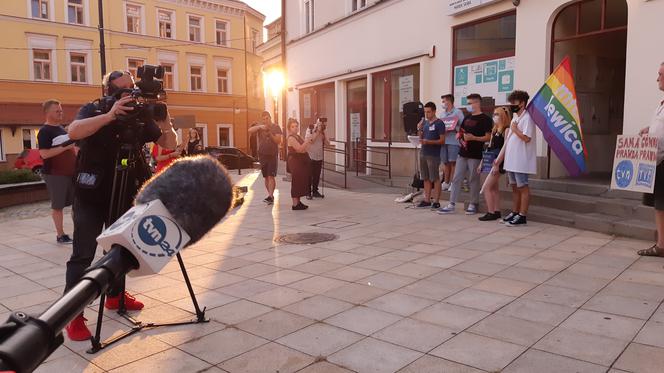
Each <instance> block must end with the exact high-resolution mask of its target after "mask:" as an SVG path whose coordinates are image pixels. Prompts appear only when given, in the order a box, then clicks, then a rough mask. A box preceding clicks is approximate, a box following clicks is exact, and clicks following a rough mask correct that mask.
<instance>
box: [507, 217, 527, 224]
mask: <svg viewBox="0 0 664 373" xmlns="http://www.w3.org/2000/svg"><path fill="white" fill-rule="evenodd" d="M527 223H528V222H527V221H526V217H525V216H523V215H521V214H516V216H515V217H514V219H512V220H510V221H509V223H507V226H509V227H516V226H518V225H526V224H527Z"/></svg>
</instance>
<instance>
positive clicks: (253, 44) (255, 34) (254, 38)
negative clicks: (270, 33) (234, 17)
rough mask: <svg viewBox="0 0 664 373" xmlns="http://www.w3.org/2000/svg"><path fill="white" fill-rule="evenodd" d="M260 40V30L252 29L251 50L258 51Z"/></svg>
mask: <svg viewBox="0 0 664 373" xmlns="http://www.w3.org/2000/svg"><path fill="white" fill-rule="evenodd" d="M258 43H260V40H259V39H258V30H255V29H251V51H252V52H253V53H256V47H258Z"/></svg>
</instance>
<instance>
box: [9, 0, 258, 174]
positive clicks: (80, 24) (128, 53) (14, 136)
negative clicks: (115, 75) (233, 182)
mask: <svg viewBox="0 0 664 373" xmlns="http://www.w3.org/2000/svg"><path fill="white" fill-rule="evenodd" d="M97 4H98V2H97V1H96V0H20V1H19V0H16V1H3V2H1V3H0V26H1V27H2V29H3V33H2V35H1V36H0V40H2V41H1V42H0V46H1V47H0V59H2V61H3V69H2V71H0V108H2V113H3V115H2V117H1V118H0V169H2V168H11V167H13V163H14V158H15V157H16V155H17V154H18V153H20V152H21V151H22V150H23V149H24V148H28V147H32V148H34V147H36V144H35V138H36V129H37V128H39V126H40V125H41V123H42V121H43V115H42V112H41V106H40V105H41V103H42V102H43V101H44V100H46V99H49V98H55V99H58V100H60V101H61V102H62V103H63V107H64V110H65V119H66V120H65V122H69V121H71V120H72V119H73V118H74V116H75V114H76V111H77V110H78V108H79V107H80V106H81V105H82V104H84V103H85V102H89V101H92V100H94V99H95V98H97V97H99V96H100V95H101V88H100V85H101V78H102V76H101V70H100V66H101V60H100V54H99V40H100V37H99V31H98V29H97V26H98V24H99V16H98V15H99V9H98V5H97ZM103 4H104V9H103V12H104V25H105V30H104V38H105V45H106V65H107V71H108V72H110V71H113V70H127V71H129V72H131V73H132V74H134V75H136V72H137V70H138V67H140V66H142V65H144V64H152V65H157V64H161V65H163V66H164V69H165V77H164V88H165V90H166V92H167V94H168V106H169V109H170V111H171V115H172V116H174V117H179V116H183V117H184V116H187V117H189V118H190V119H191V116H194V117H195V123H196V126H197V128H198V130H199V133H200V134H201V135H202V136H201V138H203V142H204V144H205V145H206V146H235V147H239V148H243V149H247V148H248V140H247V124H248V123H251V122H253V121H255V120H257V119H258V118H259V116H260V112H261V110H263V106H264V99H263V89H262V86H263V85H262V77H261V62H262V58H261V57H259V56H258V55H257V53H256V48H257V46H258V45H259V44H261V43H262V27H263V21H264V18H265V17H264V16H263V15H262V14H261V13H259V12H257V11H256V10H254V9H252V8H251V7H249V6H247V5H246V4H244V3H243V2H240V1H234V0H131V1H129V0H104V2H103Z"/></svg>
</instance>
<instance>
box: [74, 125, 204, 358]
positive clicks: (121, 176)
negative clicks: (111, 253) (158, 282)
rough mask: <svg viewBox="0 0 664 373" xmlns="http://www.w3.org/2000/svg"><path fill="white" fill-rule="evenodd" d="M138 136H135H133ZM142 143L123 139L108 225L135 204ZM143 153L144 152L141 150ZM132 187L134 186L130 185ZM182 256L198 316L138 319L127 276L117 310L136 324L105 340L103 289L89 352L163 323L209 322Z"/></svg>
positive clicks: (184, 275) (182, 265) (165, 324)
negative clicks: (131, 310) (130, 310)
mask: <svg viewBox="0 0 664 373" xmlns="http://www.w3.org/2000/svg"><path fill="white" fill-rule="evenodd" d="M131 137H134V136H131ZM139 151H140V146H139V145H138V144H136V143H135V142H133V143H132V142H127V143H123V144H122V145H121V147H120V150H119V151H118V154H117V156H116V160H115V173H114V175H113V189H112V193H111V203H110V208H109V214H108V219H107V221H106V226H107V227H108V226H110V225H111V224H112V223H113V222H115V221H116V220H117V219H118V218H119V217H120V216H122V214H124V213H125V212H126V211H127V210H129V208H130V207H131V203H132V200H133V196H132V195H130V192H131V191H133V190H135V188H136V186H130V183H135V182H136V180H137V178H136V172H137V167H136V166H137V164H138V162H145V160H144V159H143V158H141V157H139V158H137V157H136V154H137V153H139ZM140 154H141V155H142V152H141V153H140ZM130 187H132V188H133V189H131V190H130V189H129V188H130ZM176 257H177V259H178V264H179V265H180V271H181V272H182V276H183V277H184V281H185V283H186V284H187V289H188V290H189V295H190V296H191V301H192V303H193V305H194V310H195V312H196V318H195V319H192V320H188V321H180V322H170V323H152V322H142V321H139V320H136V319H134V318H133V317H131V316H130V315H129V314H127V308H126V305H125V296H124V295H125V281H124V280H125V279H124V277H123V278H122V279H121V280H119V281H118V284H115V286H114V287H117V286H119V290H120V304H119V307H118V311H117V313H118V314H119V315H120V316H122V317H123V318H125V319H126V320H127V321H129V322H130V323H132V324H133V326H132V328H131V329H130V330H129V331H127V332H124V333H122V334H120V335H118V336H116V337H113V338H109V339H107V340H105V341H101V328H102V322H103V320H102V319H103V317H104V303H105V301H106V294H104V293H102V295H101V297H100V298H99V312H98V315H97V327H96V329H95V335H94V336H93V337H92V340H91V343H92V346H91V348H90V349H89V350H87V353H89V354H94V353H97V352H98V351H100V350H103V349H104V348H106V347H108V346H110V345H112V344H114V343H116V342H119V341H121V340H123V339H125V338H127V337H129V336H131V335H133V334H135V333H138V332H140V331H141V330H143V329H152V328H157V327H163V326H177V325H189V324H198V323H206V322H209V321H210V319H208V318H206V317H205V307H204V308H203V309H202V310H201V309H200V307H199V305H198V301H197V300H196V294H194V289H193V288H192V286H191V281H190V280H189V275H188V274H187V269H186V268H185V265H184V261H183V260H182V256H181V255H180V253H177V254H176Z"/></svg>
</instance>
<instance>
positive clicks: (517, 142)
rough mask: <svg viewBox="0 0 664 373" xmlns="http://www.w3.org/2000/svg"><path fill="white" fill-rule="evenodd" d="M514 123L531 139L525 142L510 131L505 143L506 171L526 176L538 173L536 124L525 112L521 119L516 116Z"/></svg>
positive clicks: (513, 119)
mask: <svg viewBox="0 0 664 373" xmlns="http://www.w3.org/2000/svg"><path fill="white" fill-rule="evenodd" d="M512 122H516V123H517V126H518V127H519V130H520V131H521V132H522V133H523V134H524V135H526V136H528V137H530V141H529V142H524V141H523V140H521V138H519V136H517V135H516V134H514V133H512V132H511V131H510V134H509V136H508V137H507V142H506V143H505V165H504V168H505V170H506V171H511V172H519V173H524V174H536V173H537V154H536V139H535V136H536V134H537V132H536V131H535V122H533V120H532V118H530V114H528V112H527V111H524V113H523V114H521V117H519V116H517V115H516V114H514V117H513V118H512Z"/></svg>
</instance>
